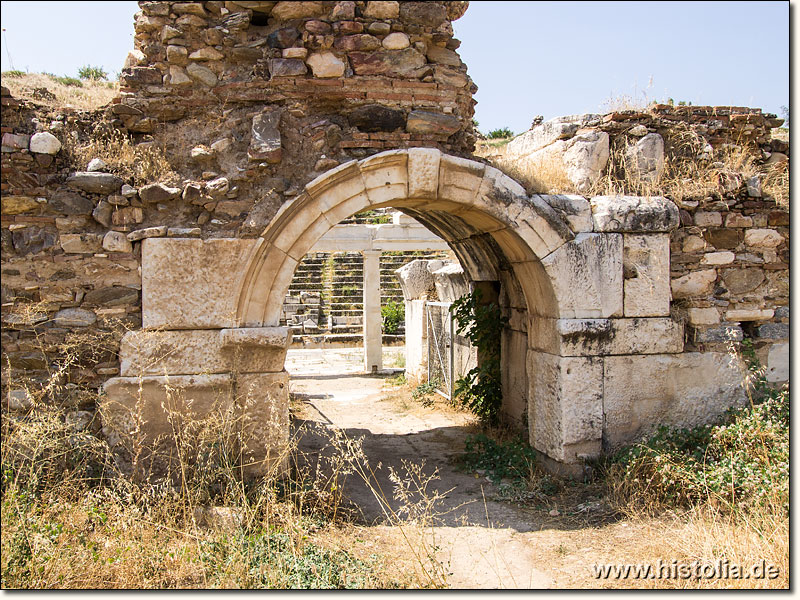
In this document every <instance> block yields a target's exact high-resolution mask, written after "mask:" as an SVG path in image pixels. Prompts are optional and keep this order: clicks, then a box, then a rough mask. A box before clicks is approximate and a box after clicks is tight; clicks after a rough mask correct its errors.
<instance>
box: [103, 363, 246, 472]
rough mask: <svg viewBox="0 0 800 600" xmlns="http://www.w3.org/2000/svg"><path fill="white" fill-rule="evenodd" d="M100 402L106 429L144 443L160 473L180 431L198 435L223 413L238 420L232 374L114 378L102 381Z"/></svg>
mask: <svg viewBox="0 0 800 600" xmlns="http://www.w3.org/2000/svg"><path fill="white" fill-rule="evenodd" d="M103 390H104V391H105V395H104V396H103V397H102V399H101V401H100V414H101V415H102V420H103V427H104V428H108V429H110V430H111V431H113V432H114V433H116V434H117V436H119V438H121V439H122V440H123V446H129V447H131V446H134V444H135V445H137V446H140V447H142V448H143V450H144V453H143V458H144V460H145V461H146V462H147V463H148V466H150V465H152V466H153V467H154V468H155V469H156V470H158V471H161V472H163V471H166V470H167V469H168V468H169V466H170V461H169V459H165V457H164V456H165V455H168V454H172V455H173V456H174V453H175V449H176V440H175V437H174V433H175V432H178V434H179V435H192V436H193V435H196V433H193V431H195V432H196V427H197V426H198V425H199V426H202V424H203V423H204V422H205V423H208V424H209V425H211V424H212V423H213V421H214V420H217V421H218V420H219V419H220V418H221V417H220V415H225V416H226V418H235V416H234V415H232V414H231V409H232V405H233V382H232V379H231V376H230V375H176V376H171V377H114V378H112V379H109V380H108V381H106V383H105V384H103Z"/></svg>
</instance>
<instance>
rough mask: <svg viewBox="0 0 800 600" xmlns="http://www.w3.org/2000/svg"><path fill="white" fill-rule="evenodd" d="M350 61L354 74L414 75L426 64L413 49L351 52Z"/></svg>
mask: <svg viewBox="0 0 800 600" xmlns="http://www.w3.org/2000/svg"><path fill="white" fill-rule="evenodd" d="M350 63H351V64H352V65H353V71H355V74H356V75H384V76H386V77H415V76H416V75H417V74H418V72H419V69H420V68H421V67H424V66H425V65H426V64H427V61H426V60H425V57H424V56H423V55H422V54H420V53H419V52H417V51H416V50H414V49H413V48H406V49H405V50H392V51H389V50H385V51H384V50H379V51H377V52H369V53H367V52H351V53H350Z"/></svg>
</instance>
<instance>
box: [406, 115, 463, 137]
mask: <svg viewBox="0 0 800 600" xmlns="http://www.w3.org/2000/svg"><path fill="white" fill-rule="evenodd" d="M459 129H461V122H460V121H459V120H458V119H457V118H456V117H454V116H452V115H443V114H440V113H433V112H428V111H424V110H412V111H411V113H410V114H409V115H408V121H407V122H406V131H408V132H409V133H415V134H420V135H446V136H449V135H452V134H454V133H455V132H456V131H458V130H459Z"/></svg>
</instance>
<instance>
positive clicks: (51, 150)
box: [30, 131, 61, 155]
mask: <svg viewBox="0 0 800 600" xmlns="http://www.w3.org/2000/svg"><path fill="white" fill-rule="evenodd" d="M59 150H61V142H60V141H59V139H58V138H57V137H56V136H54V135H53V134H52V133H48V132H47V131H40V132H39V133H34V134H33V135H32V136H31V141H30V151H31V152H36V153H37V154H50V155H53V154H58V151H59Z"/></svg>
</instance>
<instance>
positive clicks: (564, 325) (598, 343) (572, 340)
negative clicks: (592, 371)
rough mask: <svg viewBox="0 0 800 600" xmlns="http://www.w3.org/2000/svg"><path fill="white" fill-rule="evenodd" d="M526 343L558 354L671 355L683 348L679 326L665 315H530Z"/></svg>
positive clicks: (681, 330) (681, 328) (535, 348)
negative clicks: (587, 316)
mask: <svg viewBox="0 0 800 600" xmlns="http://www.w3.org/2000/svg"><path fill="white" fill-rule="evenodd" d="M528 345H529V347H530V348H531V349H534V350H539V351H542V352H547V353H548V354H554V355H560V356H603V355H617V354H671V353H677V352H682V351H683V327H682V326H681V325H680V324H679V323H677V322H675V321H673V320H672V319H669V318H635V319H541V318H534V319H532V320H531V322H530V323H529V325H528Z"/></svg>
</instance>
